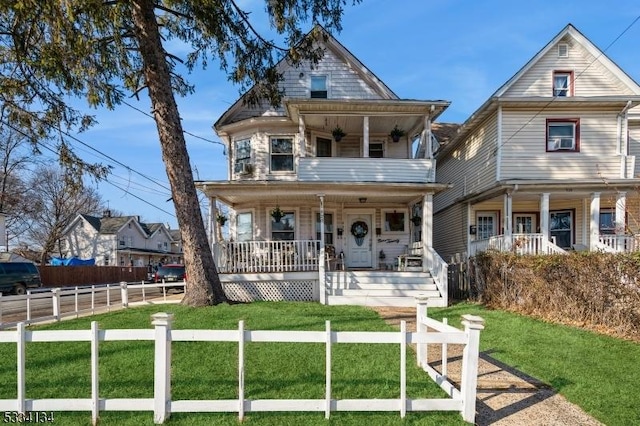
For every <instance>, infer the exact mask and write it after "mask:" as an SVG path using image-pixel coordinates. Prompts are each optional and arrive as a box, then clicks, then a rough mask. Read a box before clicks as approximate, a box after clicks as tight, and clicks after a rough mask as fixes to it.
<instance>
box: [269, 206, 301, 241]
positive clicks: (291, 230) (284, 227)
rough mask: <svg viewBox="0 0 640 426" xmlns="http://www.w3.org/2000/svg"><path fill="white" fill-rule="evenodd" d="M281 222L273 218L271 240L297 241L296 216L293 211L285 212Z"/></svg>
mask: <svg viewBox="0 0 640 426" xmlns="http://www.w3.org/2000/svg"><path fill="white" fill-rule="evenodd" d="M283 213H284V216H283V217H282V218H281V219H280V221H278V222H276V220H275V219H274V218H273V217H272V218H271V239H272V240H273V241H293V240H295V239H296V234H295V229H296V214H295V213H294V212H292V211H285V212H283Z"/></svg>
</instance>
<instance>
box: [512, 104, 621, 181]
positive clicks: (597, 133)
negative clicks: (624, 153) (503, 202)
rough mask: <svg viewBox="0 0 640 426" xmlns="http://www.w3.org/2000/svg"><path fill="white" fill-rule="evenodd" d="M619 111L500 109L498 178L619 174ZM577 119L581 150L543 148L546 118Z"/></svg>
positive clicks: (600, 176) (567, 177) (568, 177)
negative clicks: (500, 159)
mask: <svg viewBox="0 0 640 426" xmlns="http://www.w3.org/2000/svg"><path fill="white" fill-rule="evenodd" d="M617 112H619V111H603V110H598V111H584V110H583V111H581V112H575V111H566V112H565V111H558V110H556V109H554V110H549V111H548V112H546V111H545V112H542V113H541V112H540V111H539V110H505V111H503V120H502V123H503V142H502V162H501V173H500V175H501V179H598V178H612V179H615V178H619V177H620V161H621V157H620V155H619V154H618V153H617V144H618V141H617V116H616V114H617ZM548 118H567V119H579V120H580V123H579V124H580V152H566V151H554V152H546V119H548Z"/></svg>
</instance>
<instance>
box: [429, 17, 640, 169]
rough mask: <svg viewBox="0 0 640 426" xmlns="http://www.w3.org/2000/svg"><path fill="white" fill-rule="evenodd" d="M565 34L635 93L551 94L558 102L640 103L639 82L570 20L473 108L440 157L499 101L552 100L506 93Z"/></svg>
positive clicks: (495, 106) (443, 148)
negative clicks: (560, 95)
mask: <svg viewBox="0 0 640 426" xmlns="http://www.w3.org/2000/svg"><path fill="white" fill-rule="evenodd" d="M566 36H569V37H572V38H573V39H574V40H575V41H576V42H577V43H579V44H580V45H581V46H582V47H583V48H584V49H586V50H587V51H588V52H589V53H590V54H591V55H593V57H594V58H596V59H595V60H597V61H600V63H601V64H602V65H603V66H604V67H606V68H607V69H608V70H609V71H610V72H611V73H612V74H613V75H615V76H616V77H617V78H619V79H620V81H621V82H623V83H624V84H625V85H626V86H627V87H628V88H629V89H630V91H631V92H632V93H633V95H624V96H620V95H612V96H593V97H577V96H572V97H570V98H566V99H564V98H563V99H558V98H551V99H553V100H554V101H557V102H565V101H568V102H572V101H574V100H580V101H581V102H591V103H593V104H594V105H595V104H597V103H603V104H606V103H610V104H611V103H627V102H628V101H631V100H632V101H633V105H631V106H636V105H639V104H640V85H638V83H636V81H635V80H633V79H632V78H631V77H630V76H629V75H628V74H627V73H626V72H624V70H622V68H620V67H619V66H618V65H617V64H616V63H615V62H613V61H612V60H611V59H609V57H607V55H605V53H604V52H603V51H602V50H600V49H599V48H598V47H597V46H596V45H595V44H593V43H592V42H591V41H590V40H589V39H588V38H587V37H585V36H584V35H583V34H582V33H581V32H580V31H578V30H577V29H576V28H575V27H574V26H573V25H572V24H567V26H566V27H564V28H563V29H562V31H560V32H559V33H558V34H557V35H556V36H555V37H554V38H553V39H551V41H550V42H549V43H547V44H546V45H545V46H544V47H543V48H542V49H541V50H540V51H539V52H538V53H536V54H535V55H534V56H533V57H532V58H531V59H530V60H529V61H528V62H527V63H526V64H525V65H524V66H523V67H522V68H520V70H518V72H516V73H515V74H514V75H513V76H512V77H511V78H510V79H509V80H507V82H506V83H504V84H503V85H502V86H500V87H499V88H498V90H496V91H495V92H494V93H493V94H492V95H491V96H490V97H489V98H488V99H487V100H486V101H485V102H484V103H483V104H482V105H481V106H480V107H479V108H478V109H477V110H476V111H474V112H473V113H472V114H471V115H470V116H469V118H467V120H466V121H465V122H464V123H462V125H460V127H459V128H458V131H457V135H456V136H454V137H453V139H452V140H450V143H448V144H447V145H445V146H443V147H442V149H441V150H440V152H439V153H438V154H436V155H437V156H438V157H442V156H443V155H444V154H445V153H447V152H449V151H450V150H452V149H453V148H454V147H455V146H456V145H458V144H459V143H460V141H462V140H463V139H464V138H465V137H466V136H467V135H468V134H469V133H470V132H471V131H472V130H473V129H474V128H475V126H476V125H478V124H479V123H482V122H483V121H484V120H486V119H487V118H488V117H489V116H490V115H491V114H492V113H494V112H495V110H496V109H497V107H498V105H500V104H501V103H503V102H504V103H506V102H521V103H522V104H523V105H524V104H526V103H528V102H532V103H536V102H538V103H539V102H547V103H548V102H549V99H550V97H535V96H534V97H507V96H503V95H504V94H505V93H506V92H507V91H509V89H511V88H512V87H513V86H514V85H515V84H516V83H517V82H518V80H520V78H522V76H523V75H525V74H526V73H527V72H528V71H529V70H531V68H532V67H534V66H535V65H536V64H537V63H538V61H540V59H541V58H542V57H543V56H545V55H546V54H547V53H548V52H549V51H550V50H551V49H553V48H554V47H555V46H556V45H557V44H558V43H559V42H560V41H561V40H562V39H563V38H565V37H566Z"/></svg>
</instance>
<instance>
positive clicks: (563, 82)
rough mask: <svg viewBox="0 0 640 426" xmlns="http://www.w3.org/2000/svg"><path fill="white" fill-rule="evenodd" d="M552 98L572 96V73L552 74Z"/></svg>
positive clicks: (555, 72) (560, 72)
mask: <svg viewBox="0 0 640 426" xmlns="http://www.w3.org/2000/svg"><path fill="white" fill-rule="evenodd" d="M553 96H563V97H565V96H573V72H571V71H554V72H553Z"/></svg>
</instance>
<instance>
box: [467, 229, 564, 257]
mask: <svg viewBox="0 0 640 426" xmlns="http://www.w3.org/2000/svg"><path fill="white" fill-rule="evenodd" d="M487 250H496V251H501V252H504V251H512V252H515V253H518V254H532V255H539V254H564V253H566V251H564V250H563V249H562V248H560V247H558V246H557V245H555V244H554V243H553V242H552V241H549V240H547V239H546V238H544V235H543V234H512V235H511V236H510V237H509V236H507V235H495V236H493V237H489V238H485V239H482V240H478V241H472V242H471V247H470V250H469V256H475V255H476V254H478V253H481V252H483V251H487Z"/></svg>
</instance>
